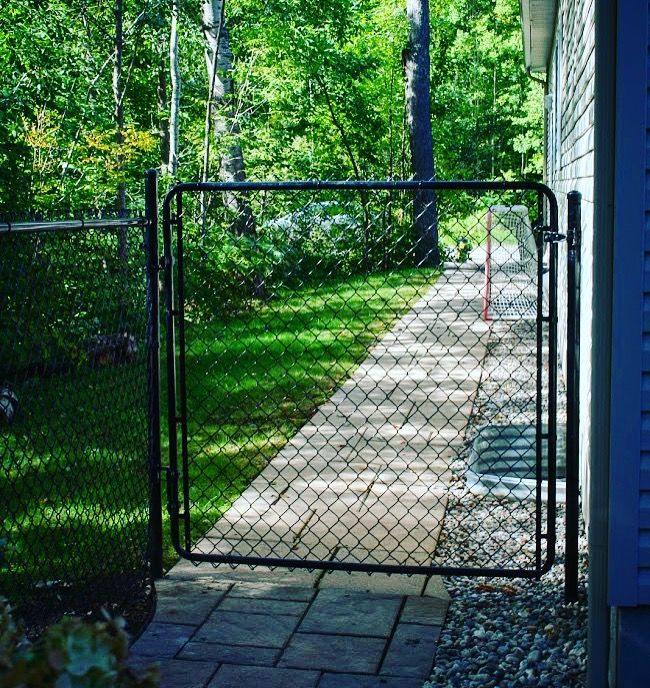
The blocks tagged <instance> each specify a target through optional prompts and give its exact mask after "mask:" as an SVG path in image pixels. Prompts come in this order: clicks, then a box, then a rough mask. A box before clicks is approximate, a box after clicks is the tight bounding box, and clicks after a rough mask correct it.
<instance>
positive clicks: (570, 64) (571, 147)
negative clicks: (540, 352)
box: [545, 0, 595, 521]
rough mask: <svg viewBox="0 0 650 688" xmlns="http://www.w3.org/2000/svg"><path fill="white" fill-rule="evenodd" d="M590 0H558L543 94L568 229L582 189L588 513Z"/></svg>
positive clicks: (551, 159)
mask: <svg viewBox="0 0 650 688" xmlns="http://www.w3.org/2000/svg"><path fill="white" fill-rule="evenodd" d="M594 35H595V25H594V0H561V2H560V6H559V14H558V21H557V24H556V36H555V46H554V48H553V51H552V53H551V58H552V59H551V64H550V67H549V70H548V74H547V79H548V93H549V97H547V99H546V131H547V136H546V169H545V177H546V183H547V184H548V185H549V186H550V187H551V188H552V189H553V191H555V193H556V194H557V197H558V202H559V206H560V222H561V226H562V227H564V228H566V198H567V194H568V193H569V191H573V190H576V191H580V193H582V201H583V203H582V221H583V243H582V253H581V260H582V275H581V290H582V294H583V308H582V315H581V323H580V329H581V341H580V344H581V357H580V368H581V384H580V401H581V403H580V423H581V428H580V479H581V484H582V499H583V512H584V516H585V520H586V521H588V513H589V494H588V489H587V488H588V484H589V462H588V456H589V420H590V418H589V404H590V377H591V318H592V309H591V307H590V295H591V291H592V275H593V267H592V266H593V261H592V245H593V243H592V242H593V217H594ZM559 265H560V269H559V278H560V288H559V298H560V338H561V341H560V350H561V351H562V352H565V350H566V336H565V335H566V247H564V246H562V247H561V249H560V263H559Z"/></svg>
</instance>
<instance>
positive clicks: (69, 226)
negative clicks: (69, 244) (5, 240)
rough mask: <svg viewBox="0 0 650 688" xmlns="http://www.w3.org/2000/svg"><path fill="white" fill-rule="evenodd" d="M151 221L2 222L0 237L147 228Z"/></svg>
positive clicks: (144, 219) (115, 219) (137, 219)
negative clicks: (3, 235) (38, 233)
mask: <svg viewBox="0 0 650 688" xmlns="http://www.w3.org/2000/svg"><path fill="white" fill-rule="evenodd" d="M148 222H149V220H148V219H147V218H145V217H124V218H111V219H106V218H97V219H89V220H62V221H58V222H56V221H55V222H49V221H47V220H38V221H35V222H0V235H2V234H15V233H25V234H28V233H36V232H65V231H75V230H77V231H78V230H81V229H95V230H109V229H123V228H129V227H145V226H146V225H147V224H148Z"/></svg>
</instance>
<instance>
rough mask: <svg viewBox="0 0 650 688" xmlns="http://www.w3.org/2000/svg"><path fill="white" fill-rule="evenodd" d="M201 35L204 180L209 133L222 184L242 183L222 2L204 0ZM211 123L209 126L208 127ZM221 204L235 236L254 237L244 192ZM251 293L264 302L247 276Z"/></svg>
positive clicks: (260, 282)
mask: <svg viewBox="0 0 650 688" xmlns="http://www.w3.org/2000/svg"><path fill="white" fill-rule="evenodd" d="M203 35H204V36H205V62H206V67H207V70H208V102H207V106H206V130H205V141H204V158H203V175H202V176H203V179H204V180H205V181H207V180H208V179H209V176H210V140H211V136H210V134H211V131H210V130H211V129H212V131H213V132H214V134H215V136H217V137H220V138H222V139H223V140H224V142H225V146H224V152H223V154H222V156H221V164H220V166H219V177H220V179H221V180H222V181H224V182H244V181H246V172H245V169H244V155H243V153H242V148H241V145H240V143H239V140H238V135H239V131H240V130H239V124H238V123H237V118H236V117H235V113H234V112H233V111H232V109H230V108H231V107H232V105H231V103H230V102H229V101H230V100H231V99H232V96H233V93H234V87H233V80H232V69H233V54H232V51H231V50H230V41H229V37H228V27H227V25H226V20H225V0H205V1H204V3H203ZM211 123H212V126H210V124H211ZM223 202H224V205H225V207H226V208H227V209H229V210H230V211H231V213H232V218H233V219H232V221H231V228H232V231H233V232H234V233H235V234H237V235H246V236H250V237H252V238H253V240H254V241H255V239H256V237H257V229H256V226H255V217H254V215H253V211H252V209H251V207H250V205H249V204H248V201H247V198H246V193H245V192H239V193H236V192H233V191H226V192H224V194H223ZM202 212H203V223H204V224H203V231H204V232H205V231H206V227H205V224H206V219H207V206H206V203H205V199H202ZM249 277H250V280H251V282H252V285H251V286H252V293H253V295H254V296H256V297H257V298H266V289H265V287H264V278H263V276H262V275H261V274H260V273H258V272H256V273H254V274H253V275H250V276H249Z"/></svg>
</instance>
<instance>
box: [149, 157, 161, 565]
mask: <svg viewBox="0 0 650 688" xmlns="http://www.w3.org/2000/svg"><path fill="white" fill-rule="evenodd" d="M145 204H146V211H145V213H146V220H147V225H146V228H145V241H144V246H145V254H146V261H147V350H148V356H149V357H148V377H149V476H150V486H149V489H150V493H149V561H150V564H151V573H152V575H153V577H154V578H161V577H162V575H163V562H162V499H161V494H160V490H161V451H160V290H159V287H158V272H159V269H160V261H159V258H158V173H157V172H156V170H147V171H146V172H145Z"/></svg>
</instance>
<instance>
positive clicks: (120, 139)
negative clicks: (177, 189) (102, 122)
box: [113, 0, 126, 214]
mask: <svg viewBox="0 0 650 688" xmlns="http://www.w3.org/2000/svg"><path fill="white" fill-rule="evenodd" d="M114 12H115V52H114V57H113V105H114V109H113V118H114V122H115V143H116V144H117V163H118V169H119V168H120V167H121V163H122V155H121V153H120V149H121V147H122V146H123V145H124V92H123V90H122V57H123V53H124V1H123V0H115V9H114ZM116 206H117V212H118V213H121V214H123V213H124V212H125V211H126V186H125V184H124V183H123V182H120V183H119V184H118V186H117V198H116Z"/></svg>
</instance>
